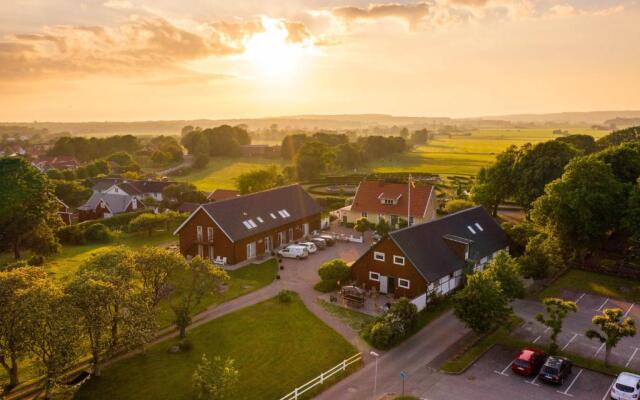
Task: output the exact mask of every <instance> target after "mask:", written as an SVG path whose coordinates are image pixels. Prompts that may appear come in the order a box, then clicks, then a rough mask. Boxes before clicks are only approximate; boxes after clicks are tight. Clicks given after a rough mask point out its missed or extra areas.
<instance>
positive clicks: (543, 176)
mask: <svg viewBox="0 0 640 400" xmlns="http://www.w3.org/2000/svg"><path fill="white" fill-rule="evenodd" d="M578 154H579V152H578V150H576V149H575V147H573V146H571V145H569V144H567V143H563V142H559V141H556V140H550V141H547V142H543V143H538V144H536V145H534V146H531V145H525V146H523V147H522V148H521V149H520V152H519V155H518V157H517V159H516V162H515V165H514V170H515V171H514V172H515V175H514V176H515V177H516V179H515V180H514V181H513V183H514V184H515V186H514V188H515V193H514V197H515V199H516V201H517V202H518V204H520V205H521V206H522V207H523V208H524V209H525V210H528V209H529V208H530V207H531V203H533V201H534V200H535V199H537V198H538V197H540V196H541V195H542V194H543V193H544V187H545V185H547V184H548V183H549V182H551V181H553V180H555V179H557V178H559V177H560V176H561V175H562V172H563V170H564V167H565V165H567V164H568V163H569V161H570V160H571V159H572V158H574V157H575V156H577V155H578Z"/></svg>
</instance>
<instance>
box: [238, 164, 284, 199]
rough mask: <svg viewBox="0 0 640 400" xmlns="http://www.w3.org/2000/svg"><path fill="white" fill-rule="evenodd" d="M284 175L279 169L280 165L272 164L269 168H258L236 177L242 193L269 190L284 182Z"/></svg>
mask: <svg viewBox="0 0 640 400" xmlns="http://www.w3.org/2000/svg"><path fill="white" fill-rule="evenodd" d="M284 181H285V179H284V176H282V174H280V172H279V171H278V167H276V166H275V165H271V166H269V167H267V168H263V169H257V170H254V171H249V172H245V173H242V174H240V176H238V178H236V185H237V186H238V190H240V193H242V194H247V193H254V192H259V191H262V190H267V189H271V188H274V187H276V186H280V185H282V184H284Z"/></svg>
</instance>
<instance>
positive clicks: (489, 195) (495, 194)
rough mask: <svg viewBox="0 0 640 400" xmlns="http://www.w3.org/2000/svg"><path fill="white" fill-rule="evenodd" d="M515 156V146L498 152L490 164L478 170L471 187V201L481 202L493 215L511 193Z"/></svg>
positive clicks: (516, 151)
mask: <svg viewBox="0 0 640 400" xmlns="http://www.w3.org/2000/svg"><path fill="white" fill-rule="evenodd" d="M517 156H518V150H517V148H516V147H515V146H511V147H509V148H508V149H507V150H505V151H503V152H502V153H500V154H498V156H497V157H496V161H495V162H494V163H493V164H492V165H491V166H489V167H484V168H482V169H481V170H480V172H479V173H478V178H477V179H476V183H475V185H474V186H473V188H472V189H471V195H472V199H473V201H474V202H476V203H477V204H482V205H483V206H484V207H485V208H486V209H487V210H489V211H490V212H491V215H493V216H494V217H495V216H497V215H498V206H499V205H500V204H501V203H502V202H503V201H504V199H506V198H507V197H509V196H510V195H512V194H513V185H514V178H513V173H514V172H513V168H514V165H515V162H516V158H517Z"/></svg>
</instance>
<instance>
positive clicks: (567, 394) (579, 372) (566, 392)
mask: <svg viewBox="0 0 640 400" xmlns="http://www.w3.org/2000/svg"><path fill="white" fill-rule="evenodd" d="M582 371H583V370H582V369H581V370H580V371H578V373H577V374H576V377H575V378H573V380H572V381H571V383H570V384H569V386H567V388H566V389H565V391H564V392H561V391H559V390H556V392H558V393H560V394H563V395H565V396H569V397H573V395H572V394H571V393H569V390H571V388H572V387H573V384H574V383H576V381H577V380H578V378H579V377H580V374H582Z"/></svg>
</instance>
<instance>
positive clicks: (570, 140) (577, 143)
mask: <svg viewBox="0 0 640 400" xmlns="http://www.w3.org/2000/svg"><path fill="white" fill-rule="evenodd" d="M556 140H557V141H558V142H564V143H567V144H570V145H571V146H573V147H575V148H576V149H578V150H579V151H580V153H581V154H582V155H587V154H591V153H594V152H596V151H597V150H598V145H597V144H596V141H595V139H594V138H593V136H591V135H568V136H563V137H559V138H557V139H556Z"/></svg>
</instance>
